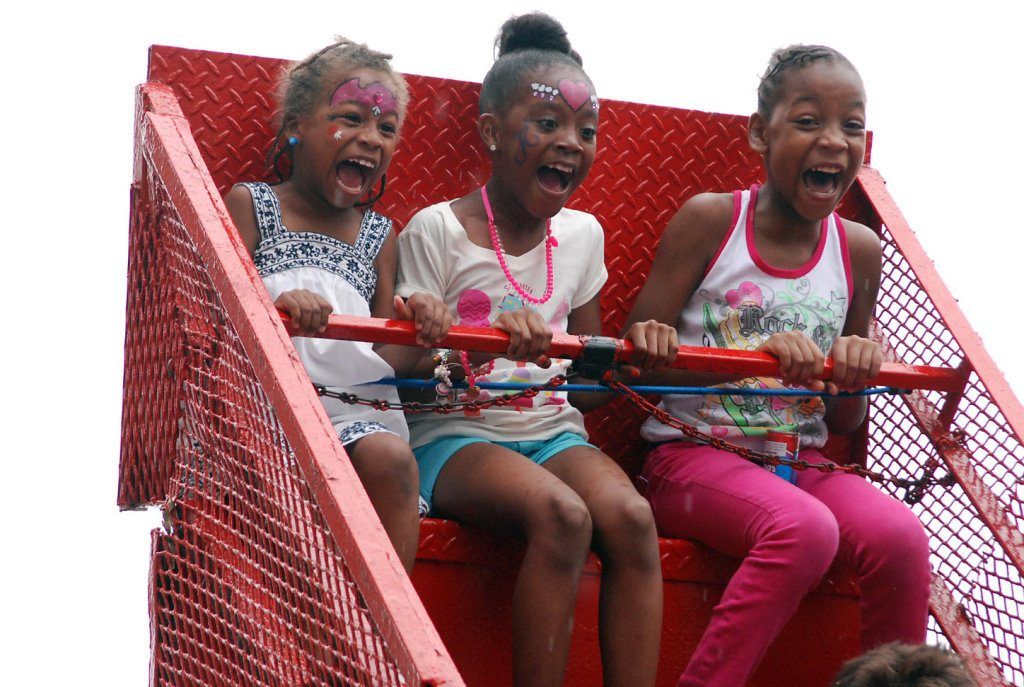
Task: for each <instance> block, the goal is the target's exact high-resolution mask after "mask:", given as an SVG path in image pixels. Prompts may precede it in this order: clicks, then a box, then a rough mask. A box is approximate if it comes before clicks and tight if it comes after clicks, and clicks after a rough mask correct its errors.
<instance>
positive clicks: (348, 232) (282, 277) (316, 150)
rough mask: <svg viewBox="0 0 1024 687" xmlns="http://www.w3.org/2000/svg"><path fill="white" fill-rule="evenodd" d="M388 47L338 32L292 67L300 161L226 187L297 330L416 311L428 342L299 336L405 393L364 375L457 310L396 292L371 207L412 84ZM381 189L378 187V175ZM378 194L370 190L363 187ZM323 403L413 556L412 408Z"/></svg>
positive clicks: (335, 360) (289, 150)
mask: <svg viewBox="0 0 1024 687" xmlns="http://www.w3.org/2000/svg"><path fill="white" fill-rule="evenodd" d="M390 59H391V56H390V55H385V54H382V53H379V52H374V51H373V50H370V49H369V48H367V47H366V46H365V45H359V44H356V43H353V42H351V41H349V40H347V39H342V38H339V39H338V41H337V42H336V43H333V44H332V45H329V46H327V47H326V48H324V49H323V50H320V51H319V52H317V53H315V54H313V55H311V56H310V57H308V58H307V59H305V60H303V61H302V62H300V63H298V64H297V65H295V66H294V67H292V68H291V69H290V70H289V71H288V72H287V74H286V75H285V76H284V78H283V80H282V94H283V98H282V100H283V102H282V110H283V115H282V124H281V128H280V131H279V132H278V136H277V140H276V141H275V146H274V151H273V154H272V157H273V159H274V162H275V168H276V164H277V162H278V161H279V159H280V158H282V157H287V158H288V160H289V161H290V163H291V165H290V166H291V173H290V175H289V176H288V178H287V179H285V180H283V181H282V182H281V183H280V184H277V185H276V186H269V185H267V184H263V183H246V184H239V185H238V186H235V187H234V188H232V189H231V190H230V191H229V192H228V193H227V195H226V196H225V198H224V200H225V203H226V205H227V208H228V211H229V212H230V213H231V217H232V219H233V220H234V222H235V225H236V226H237V227H238V231H239V234H241V237H242V240H243V241H244V242H245V245H246V247H248V249H249V252H250V253H251V254H252V256H253V259H254V261H255V263H256V267H257V268H258V269H259V271H260V275H261V276H262V277H263V282H264V284H265V285H266V287H267V290H268V291H269V292H270V296H271V298H273V299H274V304H275V305H276V306H277V307H278V308H281V309H283V310H285V311H287V312H288V314H289V315H291V318H292V327H293V331H294V332H295V333H297V334H304V335H312V334H316V333H318V332H321V331H323V330H324V329H325V328H326V325H327V316H328V315H330V313H332V312H339V313H344V314H349V315H362V316H370V315H373V316H375V317H388V318H391V317H396V318H402V319H412V320H414V321H415V323H416V329H417V332H418V333H417V342H418V343H419V344H420V345H421V346H423V347H425V348H420V349H415V348H404V347H400V346H378V347H376V348H375V347H373V346H371V345H370V344H368V343H364V342H349V341H333V340H327V339H317V338H304V337H296V338H294V339H293V343H294V345H295V349H296V351H298V354H299V357H300V358H301V359H302V362H303V364H304V365H305V367H306V371H307V372H308V373H309V376H310V378H311V379H312V380H313V381H314V382H317V383H319V384H323V385H325V386H327V387H329V388H331V389H332V390H340V391H350V392H353V393H356V394H358V395H359V396H362V397H368V398H386V399H388V400H392V401H396V402H397V401H398V397H397V394H396V393H395V389H394V388H393V387H382V386H366V384H367V383H368V382H372V381H376V380H378V379H380V378H382V377H391V376H393V375H394V374H395V370H400V371H404V370H407V369H409V368H410V367H412V366H413V365H414V364H415V362H416V361H418V360H419V359H420V358H421V357H422V356H423V354H424V353H425V352H426V348H427V347H429V346H430V345H431V344H433V343H434V342H436V341H437V340H438V339H439V338H441V337H443V336H444V335H445V334H446V333H447V330H448V327H449V325H450V324H451V315H450V313H449V312H448V309H447V308H446V307H445V305H444V303H442V302H441V301H440V299H438V298H437V297H435V296H432V295H429V294H425V293H410V294H408V298H407V299H405V300H403V299H402V298H399V297H397V296H395V294H394V280H395V269H396V268H395V265H396V261H397V257H396V253H397V251H396V242H395V235H394V232H393V231H392V228H391V220H389V219H387V218H386V217H383V216H381V215H378V214H377V213H375V212H373V211H372V210H371V209H369V206H371V205H372V203H373V201H374V200H376V199H377V198H379V197H380V193H383V189H384V183H385V176H384V173H385V171H386V170H387V167H388V163H390V161H391V156H392V155H393V154H394V151H395V144H396V142H397V140H398V133H399V128H400V126H401V124H402V118H403V116H404V115H405V106H406V103H407V101H408V88H407V86H406V84H405V80H404V79H403V78H402V77H401V76H400V75H399V74H397V73H395V72H394V71H393V70H392V68H391V65H390V62H389V60H390ZM378 183H379V185H380V190H379V191H378V192H377V193H376V195H371V194H373V193H374V192H373V189H374V188H375V187H376V186H377V185H378ZM368 195H370V199H369V201H363V200H361V199H363V198H366V197H367V196H368ZM322 400H323V404H324V408H325V409H326V410H327V414H328V416H329V417H330V418H331V422H332V424H333V425H334V428H335V430H336V431H337V433H338V436H339V438H340V439H341V442H342V444H343V445H344V446H345V448H346V451H347V453H348V455H349V457H350V458H351V460H352V464H353V467H354V468H355V470H356V472H357V473H358V474H359V477H360V479H361V480H362V482H363V486H364V487H365V488H366V492H367V494H368V495H369V497H370V501H371V502H372V503H373V505H374V508H375V509H376V511H377V514H378V515H379V516H380V519H381V522H382V523H383V525H384V529H385V530H386V531H387V533H388V536H389V538H390V539H391V543H392V544H394V546H395V550H396V551H397V552H398V556H399V558H400V559H401V561H402V564H403V565H404V566H405V568H406V570H410V569H411V568H412V564H413V561H414V560H415V557H416V548H417V545H418V543H419V508H418V502H419V497H418V495H417V484H418V474H417V469H416V462H415V459H414V458H413V455H412V451H411V449H410V448H409V444H408V437H409V434H408V428H407V426H406V423H405V418H404V416H403V415H402V413H399V412H394V411H390V412H388V411H381V410H375V409H373V408H367V407H364V406H352V405H347V404H344V403H342V402H341V401H338V400H336V399H332V398H326V397H325V398H323V399H322Z"/></svg>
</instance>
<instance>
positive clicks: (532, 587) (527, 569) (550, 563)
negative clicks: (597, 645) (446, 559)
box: [433, 443, 592, 687]
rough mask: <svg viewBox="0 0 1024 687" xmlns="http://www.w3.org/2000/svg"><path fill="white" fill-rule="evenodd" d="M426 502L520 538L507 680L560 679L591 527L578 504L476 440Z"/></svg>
mask: <svg viewBox="0 0 1024 687" xmlns="http://www.w3.org/2000/svg"><path fill="white" fill-rule="evenodd" d="M433 507H434V509H435V510H436V511H437V512H438V513H439V514H440V515H441V516H443V517H451V518H454V519H457V520H460V521H462V522H465V523H469V524H472V525H475V526H479V527H482V528H486V529H489V530H492V531H498V532H505V533H509V534H515V535H518V536H521V537H523V538H525V539H526V555H525V556H524V558H523V564H522V567H521V568H520V569H519V576H518V577H517V578H516V586H515V591H514V593H513V597H512V667H513V681H514V684H515V685H517V686H518V687H547V686H551V687H557V686H560V685H561V684H562V682H563V680H564V678H565V666H566V663H567V662H568V658H569V640H570V637H571V634H572V618H573V612H574V610H575V607H576V591H577V589H578V586H579V580H580V573H581V572H582V570H583V563H584V561H585V560H586V555H587V550H588V547H589V545H590V539H591V533H592V530H591V523H590V516H589V515H588V514H587V507H586V505H585V504H584V503H583V501H582V500H581V499H580V497H579V496H577V495H576V494H575V493H574V492H573V491H572V490H571V489H570V488H569V487H568V486H566V485H565V484H564V483H562V482H561V481H560V480H558V479H557V478H556V477H554V476H553V475H551V473H549V472H548V471H547V470H545V469H543V468H542V467H540V466H538V465H536V464H534V463H532V462H531V461H530V460H528V459H527V458H524V457H523V456H521V455H520V454H518V453H515V452H514V451H510V450H508V449H506V448H503V447H501V446H497V445H495V444H489V443H476V444H470V445H468V446H465V447H464V448H462V449H460V450H459V451H457V452H456V453H455V455H454V456H452V458H451V459H450V460H449V461H448V463H447V464H446V465H445V466H444V468H442V470H441V473H440V475H438V479H437V483H436V484H435V486H434V499H433Z"/></svg>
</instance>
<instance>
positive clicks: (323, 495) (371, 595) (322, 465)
mask: <svg viewBox="0 0 1024 687" xmlns="http://www.w3.org/2000/svg"><path fill="white" fill-rule="evenodd" d="M139 95H140V109H141V110H143V111H144V112H145V115H144V116H143V117H142V118H141V119H140V121H139V133H138V138H137V140H138V142H139V144H140V145H139V151H140V158H139V159H138V160H137V163H136V164H137V169H141V167H142V166H143V164H144V165H145V166H147V167H149V168H150V169H151V170H152V171H153V172H154V173H155V174H157V175H158V176H159V177H160V178H161V179H162V181H163V183H164V184H165V185H166V187H167V189H168V192H169V194H170V196H171V199H172V202H173V203H174V206H175V207H176V208H177V209H178V211H179V212H180V213H181V214H182V219H183V220H184V224H185V227H186V228H187V229H188V230H189V234H190V237H191V239H192V240H193V241H194V242H195V244H196V246H197V248H198V250H199V251H200V253H201V255H202V257H203V259H204V261H205V264H206V265H207V268H208V269H209V274H210V278H211V280H212V281H213V283H214V284H215V285H216V288H217V290H218V292H219V293H220V295H221V297H222V298H223V301H224V305H225V307H226V308H227V310H228V311H229V312H230V313H231V314H232V324H233V325H234V326H235V327H236V328H237V331H238V335H239V336H240V338H241V340H242V341H243V345H244V347H245V350H246V352H247V353H248V355H249V357H250V358H251V360H252V361H253V367H254V368H255V370H256V373H257V376H258V378H259V379H260V381H261V382H262V384H263V387H264V388H265V390H266V393H267V394H268V395H269V397H270V399H271V400H272V401H273V404H274V407H275V408H276V409H277V412H278V414H279V417H280V421H281V424H282V425H283V426H284V427H285V429H286V432H287V436H288V440H289V442H290V443H291V445H292V448H293V449H294V453H295V459H296V461H297V462H298V464H299V467H300V469H301V470H302V473H303V475H304V476H305V478H306V480H307V481H308V483H309V485H310V487H311V489H312V491H313V493H314V494H315V496H316V502H317V504H318V505H319V506H320V508H321V509H322V511H323V515H324V518H325V520H326V521H327V524H328V526H329V528H330V531H331V534H332V535H333V537H334V540H335V543H336V544H337V546H338V547H339V548H340V549H341V550H342V552H343V555H344V558H345V561H346V563H347V564H348V566H349V568H350V570H351V574H352V576H353V577H354V578H355V580H356V582H357V584H358V587H359V590H360V592H361V593H362V595H363V596H364V597H365V598H366V600H367V606H368V607H369V608H370V609H371V611H372V612H373V614H374V617H375V620H376V621H377V623H378V624H379V627H380V628H381V632H382V633H383V635H384V637H385V639H386V641H387V644H388V646H389V647H390V649H391V650H392V651H393V652H394V653H395V656H396V660H397V661H398V663H399V665H400V667H401V669H402V672H403V674H405V675H406V676H407V679H409V680H413V681H414V682H415V683H416V684H421V685H438V686H439V685H460V684H462V680H461V678H460V677H459V675H458V672H457V671H456V669H455V667H454V665H453V664H452V662H451V659H450V657H449V656H448V654H447V652H446V651H445V650H444V646H443V644H442V642H441V638H440V637H439V636H438V634H437V632H436V630H435V629H434V626H433V623H432V622H431V621H430V618H429V617H428V616H427V613H426V611H425V610H424V608H423V605H422V603H421V602H420V600H419V596H418V595H417V593H416V591H415V590H414V589H413V587H412V584H411V583H410V581H409V578H408V576H407V575H406V574H405V572H404V570H403V569H402V567H401V565H400V564H399V561H398V558H397V556H396V555H395V554H394V551H393V549H391V548H390V547H389V546H387V545H385V546H382V545H381V542H386V541H387V537H386V535H385V533H384V529H383V527H382V526H381V524H380V520H379V518H378V517H377V514H376V513H375V512H374V510H373V507H372V506H371V504H370V502H369V500H368V499H367V497H366V493H365V491H364V490H363V488H362V486H361V483H360V481H359V478H358V477H357V476H356V473H355V471H354V470H353V468H352V465H351V463H350V462H349V461H348V459H347V456H346V455H345V452H344V450H343V449H342V448H341V445H340V444H339V443H338V441H337V437H336V435H335V433H334V430H333V428H332V427H331V423H330V421H329V420H328V418H327V415H326V413H325V412H324V409H323V406H322V405H321V404H320V401H319V399H318V397H317V396H316V394H315V392H314V391H313V389H312V387H311V386H310V385H309V378H308V377H307V375H306V373H305V370H304V369H303V368H302V365H301V363H300V362H299V361H298V359H297V358H296V356H295V355H294V349H293V348H292V346H291V343H290V340H289V336H288V333H287V332H286V331H285V330H284V326H283V325H282V323H281V322H280V321H279V320H278V319H277V318H276V317H274V313H275V310H274V308H273V304H272V303H271V302H270V299H269V297H268V295H267V293H266V290H265V289H264V288H263V286H262V281H261V280H260V277H259V274H258V273H257V271H256V269H255V267H254V265H253V264H252V261H251V260H250V259H249V257H248V254H247V251H246V249H245V247H244V246H243V245H242V243H241V241H240V240H239V238H238V234H237V232H236V231H235V230H234V228H233V225H232V224H231V221H230V217H229V215H228V213H227V210H226V209H225V207H224V204H223V202H222V201H221V198H220V193H219V192H218V191H217V189H216V188H215V187H214V186H213V185H212V182H211V179H210V176H209V174H208V173H207V172H206V170H205V167H204V165H203V163H202V158H201V156H200V154H199V150H198V148H197V147H196V144H195V142H194V140H193V138H192V134H191V132H190V130H189V125H188V122H187V121H186V120H185V119H184V117H183V116H182V114H181V111H180V109H179V108H178V107H177V104H176V100H175V98H174V95H173V93H172V92H171V90H170V89H169V88H168V87H166V86H163V85H161V84H153V83H150V84H145V85H143V86H141V87H140V89H139ZM142 158H144V161H143V159H142ZM130 459H131V456H125V457H124V458H123V460H130Z"/></svg>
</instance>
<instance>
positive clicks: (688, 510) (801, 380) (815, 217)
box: [627, 46, 930, 687]
mask: <svg viewBox="0 0 1024 687" xmlns="http://www.w3.org/2000/svg"><path fill="white" fill-rule="evenodd" d="M865 100H866V98H865V95H864V86H863V84H862V82H861V79H860V76H859V75H858V74H857V71H856V70H855V69H854V68H853V65H851V64H850V62H849V61H848V60H847V59H846V58H845V57H843V56H842V55H840V54H839V53H837V52H836V51H834V50H832V49H831V48H826V47H823V46H792V47H790V48H786V49H783V50H779V51H777V52H776V53H775V54H774V55H773V56H772V60H771V62H770V63H769V67H768V70H767V71H766V73H765V75H764V77H763V78H762V81H761V85H760V87H759V88H758V110H757V112H755V113H754V114H753V115H751V117H750V122H749V141H750V145H751V147H752V148H753V149H754V150H755V151H756V152H758V153H760V154H761V155H762V157H763V160H764V167H765V177H766V180H765V183H764V185H755V186H754V187H753V188H750V189H747V190H742V191H736V192H734V193H703V194H699V195H697V196H694V197H693V198H691V199H689V200H688V201H687V202H686V203H685V204H684V205H683V207H682V208H681V209H680V210H679V212H678V213H677V214H676V216H675V217H674V218H673V219H672V220H671V221H670V222H669V224H668V226H667V227H666V229H665V232H664V234H663V235H662V239H661V244H660V246H659V248H658V253H657V256H656V257H655V260H654V264H653V266H652V268H651V274H650V278H649V279H648V280H647V282H646V285H645V288H644V290H643V291H642V292H641V294H640V296H639V297H638V299H637V302H636V305H635V306H634V308H633V312H632V313H631V315H630V318H629V321H628V324H627V326H628V325H631V324H634V323H637V322H642V321H648V322H650V321H656V322H662V323H666V324H672V325H675V327H676V331H675V332H671V330H670V332H669V338H670V340H668V341H661V340H658V341H652V342H650V343H649V348H651V349H652V350H659V351H660V350H661V349H663V348H665V347H671V346H674V345H676V344H677V343H683V344H689V345H696V346H712V347H718V348H733V349H741V350H761V351H766V352H768V353H771V354H772V355H774V356H776V357H777V358H778V359H779V369H780V377H781V382H780V381H779V380H775V379H765V378H748V379H737V378H736V377H735V376H731V377H730V376H728V375H722V374H713V373H700V372H692V371H682V370H669V371H657V372H653V373H648V374H647V376H646V380H645V381H649V382H651V383H661V384H674V385H692V384H699V385H719V386H721V387H723V390H724V391H725V393H724V394H718V393H716V394H709V395H706V396H666V397H664V398H663V400H662V407H663V408H664V409H665V410H666V411H668V412H669V413H670V414H672V415H673V416H675V417H676V418H679V419H680V420H682V421H684V422H686V423H688V424H690V425H694V426H696V427H697V428H698V429H700V430H702V431H703V432H705V433H707V434H711V435H713V436H717V437H721V438H724V439H726V440H729V441H731V442H734V443H738V444H741V445H744V446H747V447H750V448H753V449H762V448H763V443H764V439H765V434H766V433H767V432H768V430H773V429H774V430H783V431H789V432H796V433H798V434H799V439H800V445H801V452H800V456H801V457H802V458H804V459H806V460H808V461H811V462H819V463H820V462H825V460H826V459H825V458H824V457H823V456H822V454H821V453H820V452H819V449H820V448H821V447H822V446H824V444H825V441H826V439H827V438H828V433H829V431H832V432H837V433H849V432H852V431H853V430H855V429H856V428H857V427H858V426H860V424H861V423H862V422H863V421H864V417H865V413H866V410H867V404H866V401H865V399H864V397H863V396H847V397H841V398H840V397H834V396H831V394H834V393H835V392H836V391H838V390H852V389H859V388H862V387H863V386H864V384H865V382H866V381H867V380H869V379H871V378H873V377H875V376H876V375H877V374H878V371H879V368H880V367H881V360H882V356H881V350H880V347H879V346H878V344H877V343H875V342H874V341H871V340H870V339H868V338H867V335H868V322H869V320H870V317H871V312H872V311H873V309H874V305H875V298H876V295H877V292H878V284H879V281H880V275H881V247H880V244H879V240H878V237H877V235H876V234H875V233H874V232H873V231H872V230H871V229H869V228H868V227H866V226H863V225H861V224H858V223H856V222H851V221H847V220H843V219H842V218H840V217H839V216H838V215H836V214H835V209H836V207H837V206H838V204H839V201H840V199H841V198H842V197H843V194H844V193H845V192H846V190H847V189H848V188H849V187H850V185H851V184H853V182H854V181H855V180H856V178H857V172H858V171H859V170H860V166H861V162H862V161H863V159H864V150H865V131H866V129H865ZM673 333H674V334H676V335H677V336H676V337H672V336H671V334H673ZM676 339H678V340H676ZM825 355H830V356H831V357H832V360H833V363H834V367H833V374H832V379H831V381H830V382H829V383H827V384H825V383H822V382H821V381H818V379H819V378H820V377H821V376H822V373H823V371H824V361H825ZM784 385H800V386H806V387H808V388H810V389H812V390H814V391H823V392H826V397H827V399H828V400H827V401H825V400H822V398H821V397H817V396H812V397H793V396H778V395H776V396H750V395H741V394H740V393H732V394H730V393H729V391H730V390H731V389H742V388H747V389H765V388H782V387H783V386H784ZM643 435H644V437H645V438H646V439H648V440H649V441H652V442H655V443H656V444H657V445H656V447H655V449H654V450H653V451H652V453H651V454H650V456H649V458H648V460H647V463H646V465H645V469H644V477H645V478H646V480H647V489H646V492H647V493H646V495H647V498H648V500H649V501H650V503H651V506H652V509H653V512H654V519H655V522H656V524H657V526H658V529H659V531H660V533H662V534H664V535H667V536H671V537H684V538H688V539H695V540H697V541H700V542H703V543H705V544H707V545H709V546H712V547H714V548H716V549H718V550H720V551H723V552H725V553H727V554H729V555H732V556H735V557H737V558H741V559H743V562H742V564H741V565H740V568H739V570H738V571H737V572H736V574H735V575H734V576H733V578H732V580H730V582H729V585H728V586H727V588H726V590H725V593H724V595H723V597H722V600H721V602H720V603H719V604H718V605H717V606H716V607H715V610H714V613H713V615H712V619H711V623H710V625H709V627H708V629H707V631H706V632H705V634H704V636H703V638H702V639H701V641H700V643H699V645H698V646H697V649H696V651H695V653H694V655H693V657H692V658H691V659H690V663H689V664H688V665H687V667H686V670H685V671H684V672H683V675H682V676H680V679H679V685H685V686H687V687H695V686H697V685H702V686H714V687H740V686H741V685H744V684H745V683H746V681H747V680H748V679H749V678H750V675H751V674H752V673H753V672H754V670H755V669H756V668H757V665H758V663H759V661H760V660H761V658H762V656H763V655H764V652H765V651H766V650H767V648H768V646H769V645H770V644H771V642H772V641H773V640H774V639H775V637H776V635H777V634H778V632H779V630H780V629H781V628H782V626H783V625H785V623H786V621H787V620H789V618H790V617H791V616H792V614H793V612H794V611H795V610H796V607H797V605H798V604H799V603H800V600H801V599H802V598H803V597H804V595H806V594H807V593H808V592H809V591H810V590H811V589H812V588H813V587H814V586H815V585H816V584H817V583H818V581H819V580H820V579H821V576H822V575H823V574H824V572H825V571H826V570H827V569H828V567H829V566H830V565H831V564H832V561H833V560H839V561H842V562H843V563H845V564H847V565H849V566H851V567H852V568H853V569H854V570H855V571H856V574H857V576H858V578H859V582H860V588H861V594H862V596H861V611H862V612H861V619H862V633H861V638H862V644H863V647H864V649H869V648H871V647H874V646H876V645H878V644H882V643H885V642H889V641H894V640H900V641H903V642H908V643H918V642H921V641H923V640H924V636H925V627H926V621H927V609H928V586H929V577H930V572H929V566H928V539H927V536H926V534H925V532H924V529H923V528H922V527H921V525H920V523H919V522H918V521H917V519H916V518H915V517H914V515H913V514H912V513H911V512H910V511H909V510H908V509H907V508H906V507H905V506H904V505H903V504H901V503H899V502H898V501H895V500H894V499H892V498H890V497H888V496H886V495H885V494H883V493H882V492H880V491H878V490H877V489H875V487H874V486H872V485H871V484H869V483H867V482H865V481H864V480H863V479H862V478H859V477H856V476H853V475H849V474H845V473H824V472H821V471H817V470H807V471H803V472H798V473H797V476H796V479H795V483H792V482H790V481H787V480H786V479H783V478H781V477H780V476H779V475H776V474H773V473H772V472H769V471H767V470H765V469H763V468H761V467H759V466H757V465H755V464H753V463H750V462H748V461H746V460H745V459H743V458H740V457H739V456H737V455H735V454H733V453H729V452H726V451H722V450H719V449H714V448H711V447H708V446H702V445H696V444H693V443H690V442H688V441H684V440H683V439H682V434H681V433H680V432H679V431H678V430H676V429H673V428H671V427H668V426H666V425H663V424H660V423H658V422H657V421H656V420H654V419H653V418H651V419H648V421H647V422H646V423H645V424H644V427H643ZM807 660H813V658H812V657H808V659H807Z"/></svg>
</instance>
